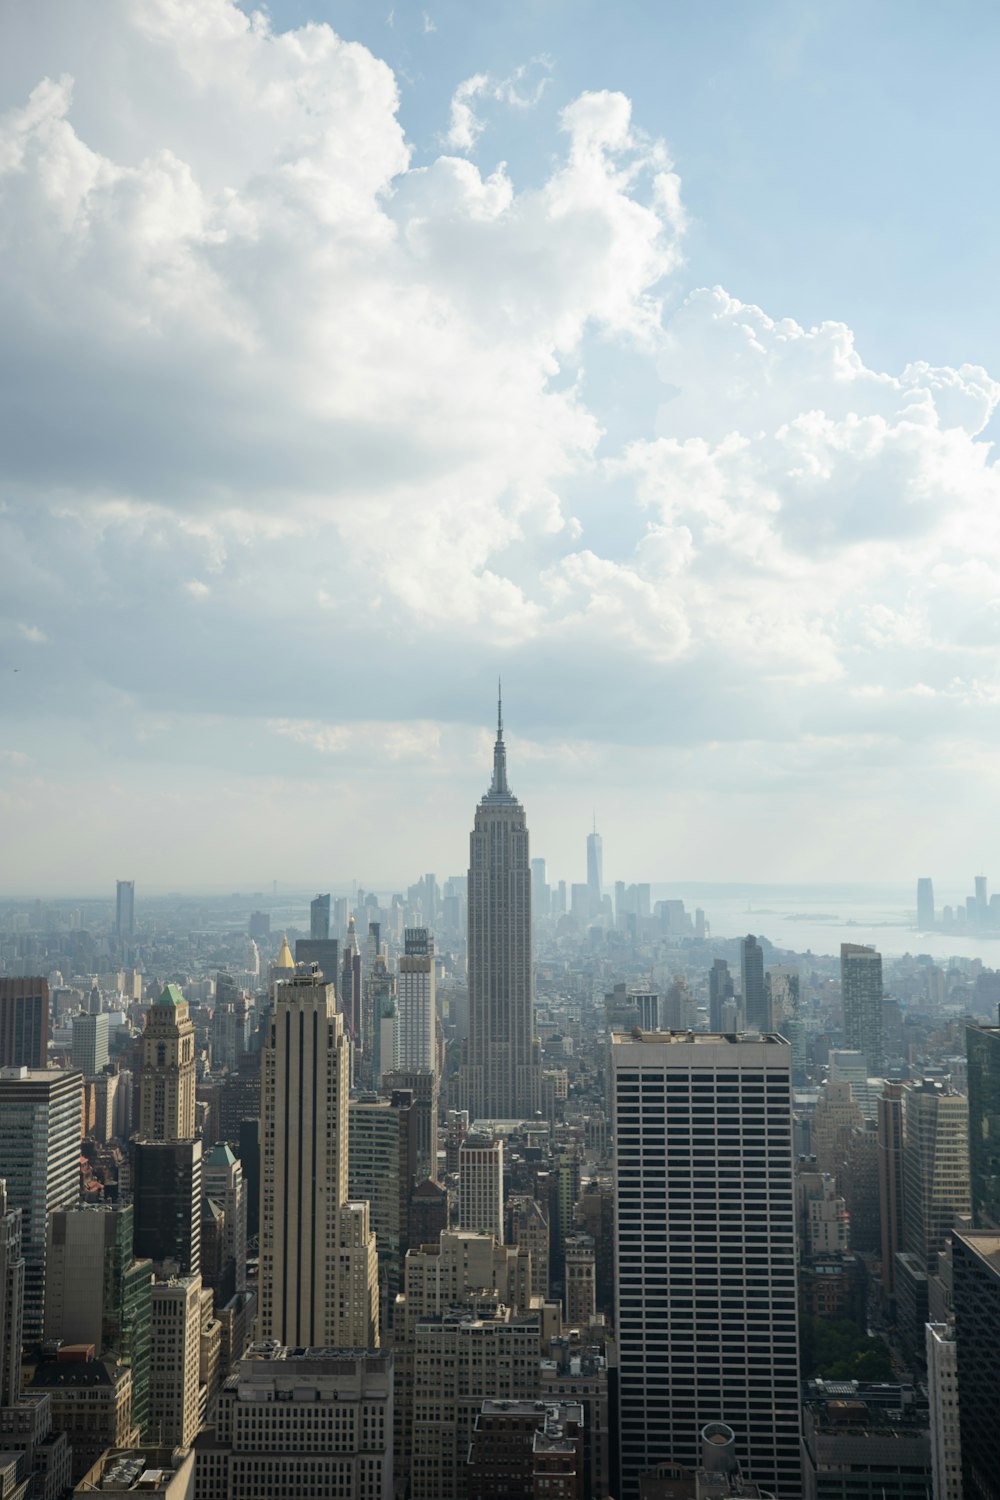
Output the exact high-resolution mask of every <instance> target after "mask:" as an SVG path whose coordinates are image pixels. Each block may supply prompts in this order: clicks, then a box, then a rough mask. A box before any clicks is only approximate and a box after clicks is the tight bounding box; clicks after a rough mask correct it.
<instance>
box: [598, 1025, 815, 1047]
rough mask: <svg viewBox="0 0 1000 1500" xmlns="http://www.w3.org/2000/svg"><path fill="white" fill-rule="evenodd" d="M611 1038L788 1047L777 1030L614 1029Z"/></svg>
mask: <svg viewBox="0 0 1000 1500" xmlns="http://www.w3.org/2000/svg"><path fill="white" fill-rule="evenodd" d="M611 1040H612V1042H613V1043H615V1044H616V1045H618V1046H623V1047H624V1046H629V1045H630V1044H631V1043H633V1042H649V1043H653V1044H654V1045H657V1046H662V1047H675V1046H685V1047H718V1046H720V1045H721V1046H731V1047H735V1046H739V1045H740V1044H742V1043H746V1042H756V1043H757V1044H760V1043H765V1044H768V1045H772V1046H778V1047H787V1046H788V1042H787V1040H786V1039H785V1038H784V1037H783V1036H782V1035H781V1034H780V1032H777V1031H765V1032H758V1031H740V1032H736V1031H640V1030H639V1028H638V1027H636V1029H635V1030H634V1031H613V1032H612V1033H611Z"/></svg>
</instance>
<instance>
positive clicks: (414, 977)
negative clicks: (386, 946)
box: [386, 927, 437, 1071]
mask: <svg viewBox="0 0 1000 1500" xmlns="http://www.w3.org/2000/svg"><path fill="white" fill-rule="evenodd" d="M403 943H404V951H403V953H402V954H401V956H400V959H399V972H398V974H397V976H396V1055H397V1058H398V1061H397V1063H396V1067H397V1068H402V1069H408V1068H414V1069H420V1068H423V1069H428V1070H430V1071H433V1070H434V1068H435V1067H436V1064H437V1058H436V1055H435V1045H434V1037H435V1029H436V1025H437V1010H436V1005H435V996H434V940H433V938H432V937H431V936H430V934H429V932H428V931H427V928H426V927H407V929H406V931H405V933H404V937H403ZM386 1071H388V1070H386Z"/></svg>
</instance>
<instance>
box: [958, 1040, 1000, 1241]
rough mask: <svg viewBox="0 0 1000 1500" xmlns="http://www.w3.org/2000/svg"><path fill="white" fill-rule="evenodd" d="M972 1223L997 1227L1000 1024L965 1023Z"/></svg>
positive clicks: (999, 1204)
mask: <svg viewBox="0 0 1000 1500" xmlns="http://www.w3.org/2000/svg"><path fill="white" fill-rule="evenodd" d="M965 1050H966V1058H967V1060H968V1080H969V1084H968V1086H969V1178H970V1184H969V1185H970V1188H971V1193H972V1215H973V1223H974V1224H975V1226H976V1228H977V1229H1000V1026H967V1027H966V1028H965Z"/></svg>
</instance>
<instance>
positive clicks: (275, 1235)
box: [260, 968, 378, 1349]
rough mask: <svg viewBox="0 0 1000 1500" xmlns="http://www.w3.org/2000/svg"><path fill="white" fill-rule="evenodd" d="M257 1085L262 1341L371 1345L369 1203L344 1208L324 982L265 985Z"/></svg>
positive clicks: (342, 1082)
mask: <svg viewBox="0 0 1000 1500" xmlns="http://www.w3.org/2000/svg"><path fill="white" fill-rule="evenodd" d="M275 996H276V998H275V1007H274V1013H273V1015H272V1017H271V1026H270V1034H269V1036H268V1039H267V1043H266V1046H265V1049H264V1056H263V1071H262V1079H261V1097H260V1111H261V1114H260V1118H261V1199H260V1326H261V1337H262V1338H265V1339H276V1340H277V1341H278V1342H279V1343H282V1344H291V1345H293V1346H295V1347H303V1348H304V1347H311V1348H316V1347H318V1346H321V1345H322V1346H324V1347H328V1348H330V1347H340V1348H354V1349H363V1348H369V1347H370V1346H372V1345H377V1344H378V1267H377V1258H376V1251H375V1236H374V1234H373V1233H372V1231H371V1228H370V1223H369V1212H368V1204H367V1203H351V1202H348V1196H347V1193H348V1165H347V1150H348V1096H349V1092H350V1082H351V1081H350V1067H349V1058H350V1044H349V1042H348V1039H347V1036H346V1034H345V1032H344V1023H343V1018H342V1017H341V1015H340V1013H339V1012H338V1011H337V1009H336V1004H335V1000H334V991H333V985H332V984H326V983H324V982H323V980H322V979H321V978H320V975H319V973H318V971H316V970H315V969H313V970H306V969H304V968H302V969H299V970H297V971H296V972H295V974H294V975H293V977H292V978H291V979H289V980H287V981H285V982H284V983H280V984H277V985H276V986H275Z"/></svg>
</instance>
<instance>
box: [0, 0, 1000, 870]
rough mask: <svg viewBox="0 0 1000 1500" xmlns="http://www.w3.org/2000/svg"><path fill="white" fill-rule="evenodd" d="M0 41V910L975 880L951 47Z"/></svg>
mask: <svg viewBox="0 0 1000 1500" xmlns="http://www.w3.org/2000/svg"><path fill="white" fill-rule="evenodd" d="M873 12H874V13H873ZM3 24H4V33H5V39H4V46H3V48H2V49H0V328H2V330H3V337H2V339H0V396H2V399H0V851H2V853H3V855H4V858H3V860H2V865H0V893H8V894H56V893H60V892H74V893H80V894H85V893H89V892H91V891H100V890H105V889H109V888H110V887H111V885H112V883H113V881H114V879H116V878H134V879H135V880H136V881H137V884H138V888H139V892H140V894H141V891H142V889H143V888H144V887H145V889H146V890H148V891H153V890H163V889H192V890H194V889H206V888H219V889H260V888H263V887H264V886H265V885H267V884H269V883H270V882H271V880H279V881H281V882H282V883H293V884H295V885H297V886H308V885H310V884H315V885H316V887H317V888H323V889H326V888H329V887H331V886H333V887H337V886H340V887H343V886H344V885H345V884H346V883H349V882H350V881H351V880H355V879H356V880H358V881H359V882H360V883H361V884H362V885H366V886H368V887H372V886H375V887H377V888H380V889H381V888H389V887H391V888H398V887H399V886H400V885H401V884H403V883H408V882H409V881H411V880H413V879H415V878H416V877H417V875H419V874H420V873H422V872H423V871H424V870H428V869H433V870H435V871H436V872H437V873H438V874H439V875H441V876H444V875H446V874H454V873H459V872H461V871H462V870H463V869H464V868H465V867H466V864H467V851H468V842H467V841H468V832H469V828H470V826H471V819H472V813H473V809H474V806H475V802H476V799H477V798H478V797H479V796H480V795H481V794H482V792H483V791H484V790H485V787H486V784H487V781H488V776H489V769H490V758H491V739H492V734H493V725H494V722H495V712H496V703H495V699H496V681H497V678H498V676H501V675H502V678H503V684H504V719H505V725H506V737H507V742H508V764H509V770H510V779H511V783H512V786H513V788H514V790H515V791H516V792H517V794H518V795H519V796H520V797H521V800H522V801H523V802H524V804H525V806H526V810H527V813H528V822H529V828H530V830H531V834H532V852H533V853H534V854H537V855H542V856H544V857H546V858H547V860H548V863H549V871H550V875H551V876H552V877H553V878H565V879H567V880H582V879H584V878H585V845H584V840H585V835H586V833H587V832H588V831H589V828H590V827H591V820H592V818H593V817H594V816H595V815H596V819H597V825H598V827H599V829H600V830H601V832H602V833H603V835H604V848H605V877H606V879H608V880H614V879H618V878H622V879H627V880H651V881H658V880H662V881H683V880H685V879H687V880H691V881H706V880H709V881H710V880H720V881H734V880H738V881H809V882H815V881H840V882H851V881H861V882H865V883H870V882H871V881H873V880H885V881H903V882H909V881H910V880H911V879H915V878H916V876H917V875H925V874H930V875H932V876H935V877H937V878H939V879H940V880H942V881H943V882H947V881H960V882H963V883H965V882H967V881H968V882H971V876H972V874H973V873H974V872H976V871H981V870H985V871H986V872H987V873H989V870H990V858H991V853H992V848H993V846H992V840H991V838H990V837H989V836H988V833H987V830H990V829H992V828H994V827H995V826H996V824H997V819H998V817H1000V780H998V776H997V773H996V755H995V750H994V747H995V744H996V742H997V738H998V730H1000V663H998V655H997V646H998V643H1000V503H998V502H1000V478H998V471H997V469H996V467H995V461H994V452H993V447H992V442H993V439H994V437H995V435H996V432H997V430H998V420H1000V419H998V418H997V415H996V408H997V405H998V401H1000V306H998V303H1000V291H998V278H997V274H996V253H995V246H996V243H997V219H998V215H1000V207H998V202H1000V200H998V196H997V193H996V190H995V189H996V165H995V164H996V161H997V159H998V155H1000V152H998V145H1000V142H998V135H1000V130H998V118H997V116H998V109H1000V104H998V102H997V91H996V88H995V77H996V71H997V64H998V61H1000V12H997V11H996V10H995V8H994V7H991V6H987V5H985V4H971V3H964V4H963V3H961V0H958V3H956V4H954V5H951V6H948V7H941V6H938V5H932V4H930V3H924V0H920V3H916V4H912V3H911V4H906V5H904V4H902V3H897V0H887V3H886V4H884V5H881V6H878V7H870V6H863V5H861V4H860V3H852V0H845V3H839V4H836V5H830V4H823V5H820V4H815V5H814V4H809V3H805V0H800V3H795V4H792V3H786V0H755V3H739V0H731V3H728V4H726V5H725V6H712V7H709V6H704V5H700V4H697V3H693V0H692V3H676V0H672V3H662V4H656V5H654V4H651V3H644V4H640V3H636V0H631V3H629V0H626V3H619V4H618V5H616V6H614V7H610V6H608V5H606V4H601V5H599V4H597V3H596V0H505V3H503V4H500V5H494V6H479V5H473V6H470V5H468V4H467V3H458V0H448V3H442V4H436V3H434V0H428V3H427V5H426V7H425V6H424V5H423V4H419V5H417V4H410V3H404V0H397V3H395V4H394V5H393V4H391V3H389V0H385V3H379V4H374V3H372V0H363V3H362V0H281V3H278V0H275V3H274V4H273V5H272V6H271V7H270V9H268V10H266V11H265V10H261V11H251V9H250V8H249V7H244V8H240V7H239V6H238V5H236V4H235V3H233V0H102V4H101V5H99V6H85V5H82V4H81V3H80V0H8V3H7V6H6V7H5V17H4V23H3ZM995 873H996V874H997V878H998V879H1000V871H997V872H995Z"/></svg>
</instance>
